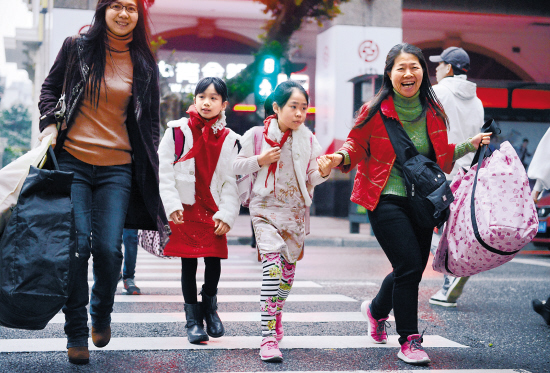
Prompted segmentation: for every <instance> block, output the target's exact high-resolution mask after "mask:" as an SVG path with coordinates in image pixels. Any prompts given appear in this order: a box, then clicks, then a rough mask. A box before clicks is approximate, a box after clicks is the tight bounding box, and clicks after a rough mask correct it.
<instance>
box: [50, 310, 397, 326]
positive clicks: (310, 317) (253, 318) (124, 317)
mask: <svg viewBox="0 0 550 373" xmlns="http://www.w3.org/2000/svg"><path fill="white" fill-rule="evenodd" d="M218 315H219V316H220V319H221V320H222V321H223V322H260V321H261V314H260V312H218ZM283 321H284V322H285V323H286V322H347V321H360V322H366V320H365V318H364V317H363V315H362V314H361V312H300V313H294V312H285V313H284V316H283ZM388 321H395V319H394V318H393V316H390V318H389V319H388ZM64 322H65V315H64V314H61V313H60V314H57V315H55V316H54V318H53V319H52V320H51V321H50V324H62V323H64ZM111 322H112V323H121V324H128V323H171V322H185V313H184V312H173V313H112V314H111Z"/></svg>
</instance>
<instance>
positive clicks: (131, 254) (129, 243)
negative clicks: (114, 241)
mask: <svg viewBox="0 0 550 373" xmlns="http://www.w3.org/2000/svg"><path fill="white" fill-rule="evenodd" d="M137 234H138V230H137V229H124V233H123V234H122V241H123V242H124V267H123V268H122V278H123V279H125V280H126V279H127V278H134V276H135V274H136V259H137V243H138V237H137Z"/></svg>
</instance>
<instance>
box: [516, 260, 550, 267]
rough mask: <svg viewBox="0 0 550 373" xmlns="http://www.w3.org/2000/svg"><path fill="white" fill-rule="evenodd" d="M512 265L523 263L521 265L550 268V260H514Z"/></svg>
mask: <svg viewBox="0 0 550 373" xmlns="http://www.w3.org/2000/svg"><path fill="white" fill-rule="evenodd" d="M511 262H512V263H521V264H531V265H535V266H542V267H550V261H549V260H536V259H521V258H514V259H512V260H511Z"/></svg>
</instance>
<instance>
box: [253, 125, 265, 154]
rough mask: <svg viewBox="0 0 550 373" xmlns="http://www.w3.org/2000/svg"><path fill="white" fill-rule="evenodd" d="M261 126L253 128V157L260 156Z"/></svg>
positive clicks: (262, 131) (262, 129)
mask: <svg viewBox="0 0 550 373" xmlns="http://www.w3.org/2000/svg"><path fill="white" fill-rule="evenodd" d="M263 134H264V127H263V126H256V127H254V155H259V154H262V139H263Z"/></svg>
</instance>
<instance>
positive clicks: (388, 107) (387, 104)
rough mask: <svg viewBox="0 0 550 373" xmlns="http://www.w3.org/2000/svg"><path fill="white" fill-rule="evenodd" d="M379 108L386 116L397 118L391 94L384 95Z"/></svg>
mask: <svg viewBox="0 0 550 373" xmlns="http://www.w3.org/2000/svg"><path fill="white" fill-rule="evenodd" d="M380 110H381V111H382V114H384V115H385V116H386V117H388V118H392V119H395V120H399V116H398V115H397V111H395V105H394V103H393V96H392V95H391V94H390V95H389V96H388V97H386V98H385V99H384V101H382V103H381V104H380Z"/></svg>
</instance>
